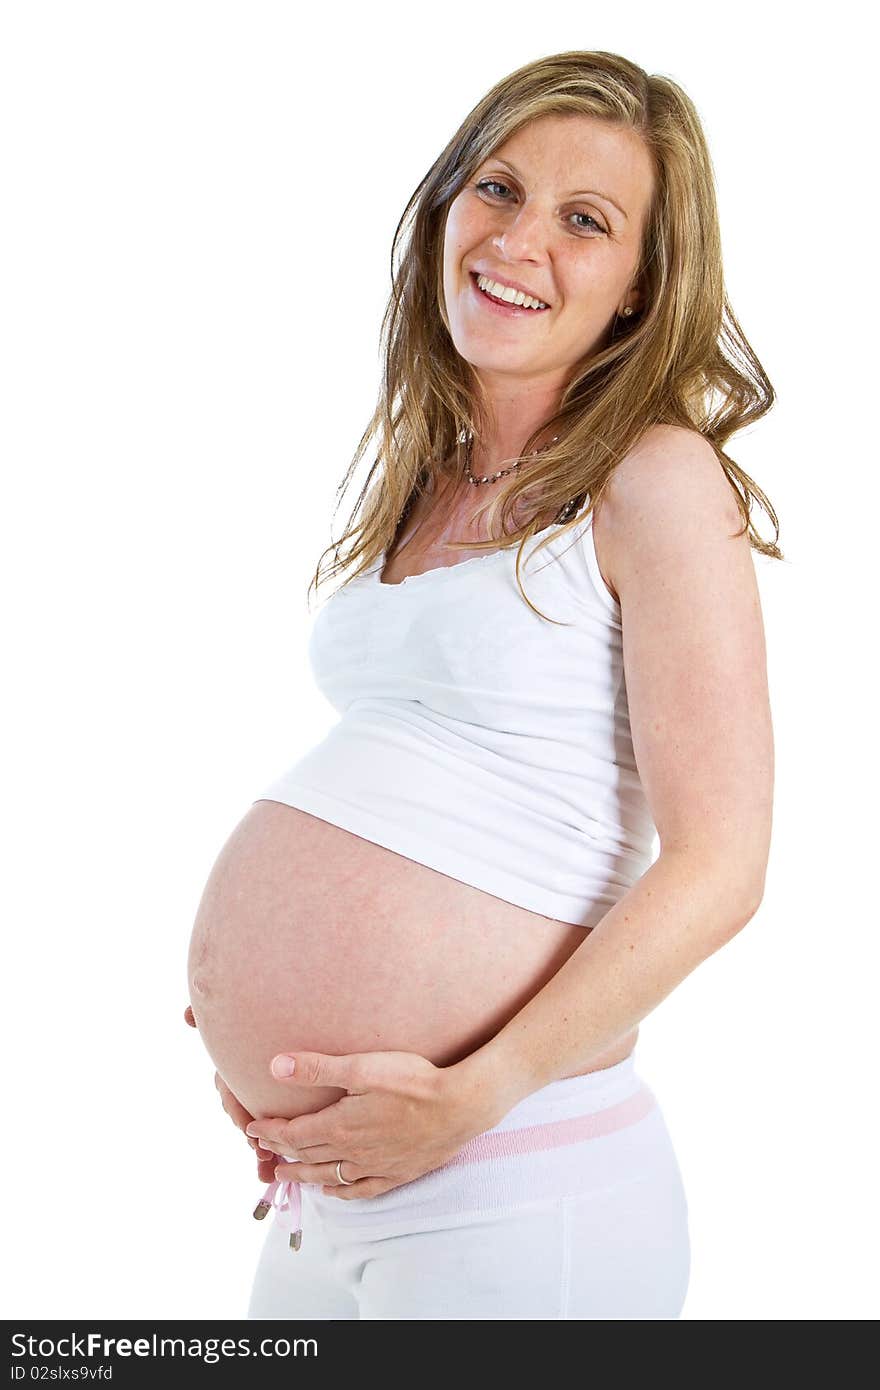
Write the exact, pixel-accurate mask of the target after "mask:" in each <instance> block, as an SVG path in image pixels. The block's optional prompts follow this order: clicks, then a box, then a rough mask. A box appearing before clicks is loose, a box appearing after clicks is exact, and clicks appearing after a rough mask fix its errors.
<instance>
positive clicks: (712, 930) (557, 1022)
mask: <svg viewBox="0 0 880 1390" xmlns="http://www.w3.org/2000/svg"><path fill="white" fill-rule="evenodd" d="M757 898H758V894H757V893H756V894H755V895H749V894H748V893H747V892H746V891H745V888H744V887H743V886H740V884H739V880H737V879H736V878H735V876H734V875H733V873H725V872H723V871H722V870H721V869H720V868H719V869H717V870H709V869H707V868H706V866H705V864H701V865H697V864H696V863H695V862H693V861H692V860H691V859H690V858H689V857H688V856H687V855H685V854H667V855H663V854H661V855H660V857H659V858H658V859H657V860H656V861H655V862H654V863H653V864H652V865H651V867H650V868H649V869H648V870H647V871H646V872H645V873H644V874H643V875H642V877H641V878H640V879H639V880H638V881H637V882H636V883H635V884H634V885H633V887H632V888H630V889H629V890H628V891H627V892H626V893H625V894H624V896H623V897H622V898H621V899H620V900H619V901H618V902H617V903H615V905H614V907H612V908H611V909H610V910H609V911H608V912H607V913H606V914H605V916H604V917H603V918H602V920H601V922H599V924H598V926H596V927H595V928H594V929H593V930H592V931H591V932H590V933H589V934H588V935H587V937H586V938H585V940H584V942H583V945H581V946H579V947H578V948H577V950H575V951H574V952H573V953H572V955H571V956H569V958H568V960H567V961H566V962H565V964H564V965H563V966H562V968H561V969H560V970H559V971H557V973H556V974H555V975H554V976H553V978H552V979H551V980H549V981H548V983H547V984H546V985H545V986H544V987H543V989H541V990H540V991H539V992H538V993H537V994H536V995H534V996H533V998H532V999H530V1000H529V1002H528V1004H526V1005H525V1007H524V1008H522V1009H521V1010H520V1011H519V1013H518V1014H516V1015H515V1016H514V1018H512V1019H511V1020H510V1022H509V1023H507V1024H506V1025H505V1027H504V1028H502V1029H501V1030H500V1032H498V1033H496V1035H495V1036H494V1037H493V1038H491V1039H490V1041H489V1042H488V1043H486V1044H484V1046H483V1047H481V1048H479V1049H478V1050H477V1051H476V1052H473V1053H471V1054H470V1056H468V1057H466V1058H464V1059H463V1060H462V1061H461V1062H459V1063H456V1065H455V1067H454V1068H453V1070H454V1071H455V1073H456V1077H455V1083H454V1084H455V1085H456V1086H460V1087H461V1088H462V1089H463V1091H465V1092H467V1093H468V1094H469V1095H470V1096H471V1097H472V1098H473V1103H474V1105H475V1106H476V1107H477V1108H478V1109H480V1110H481V1111H482V1112H483V1113H484V1114H485V1115H486V1116H487V1117H488V1118H489V1122H490V1124H494V1123H497V1121H498V1120H499V1119H500V1118H501V1117H502V1116H503V1115H505V1114H507V1112H508V1110H510V1109H511V1108H512V1106H514V1105H515V1104H517V1102H518V1101H520V1100H522V1099H523V1098H524V1097H525V1096H527V1095H531V1094H532V1092H533V1091H536V1090H538V1089H540V1087H542V1086H546V1085H548V1084H549V1083H550V1082H552V1081H557V1080H559V1079H560V1078H561V1077H564V1076H568V1075H571V1074H573V1073H577V1072H580V1071H583V1070H584V1069H585V1068H586V1067H588V1066H589V1063H590V1061H591V1059H592V1058H594V1057H596V1056H598V1055H599V1054H600V1053H601V1052H603V1051H605V1050H606V1049H607V1048H609V1047H610V1046H611V1045H612V1044H613V1043H614V1042H615V1041H616V1040H617V1039H618V1038H620V1037H623V1036H624V1035H625V1034H626V1033H628V1032H630V1031H631V1030H632V1029H633V1028H634V1027H635V1026H636V1025H637V1024H638V1023H640V1022H641V1020H642V1019H644V1018H645V1017H646V1016H647V1015H648V1014H649V1013H651V1011H652V1010H653V1009H654V1008H656V1006H657V1005H658V1004H659V1003H660V1002H661V1001H662V1000H663V999H665V998H666V996H667V995H668V994H670V993H671V992H672V990H673V989H674V988H675V986H676V985H677V984H679V983H680V982H681V981H682V980H683V979H685V977H686V976H687V975H689V974H690V973H691V971H692V970H694V969H695V968H696V966H698V965H699V964H700V963H701V961H703V960H705V959H706V958H707V957H708V956H710V955H713V954H714V952H715V951H717V950H718V949H719V948H720V947H721V946H722V945H724V944H725V942H726V941H728V940H730V938H731V937H732V936H734V935H735V934H736V932H737V931H738V930H739V929H740V928H741V927H742V926H744V925H745V923H746V922H747V921H748V920H749V918H750V917H752V916H753V915H754V912H755V902H756V901H757Z"/></svg>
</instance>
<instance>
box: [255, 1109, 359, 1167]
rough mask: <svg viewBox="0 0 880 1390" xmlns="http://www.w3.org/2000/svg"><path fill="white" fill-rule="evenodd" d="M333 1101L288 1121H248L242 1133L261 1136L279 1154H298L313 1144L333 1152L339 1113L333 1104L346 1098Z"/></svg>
mask: <svg viewBox="0 0 880 1390" xmlns="http://www.w3.org/2000/svg"><path fill="white" fill-rule="evenodd" d="M347 1099H348V1097H347V1096H343V1097H342V1099H341V1100H338V1101H333V1102H332V1104H330V1105H326V1106H325V1107H324V1109H323V1110H313V1111H311V1112H306V1113H305V1114H303V1115H296V1116H295V1117H294V1118H293V1119H292V1120H285V1119H263V1120H251V1122H250V1124H249V1125H248V1126H247V1128H246V1129H245V1133H246V1134H247V1135H249V1136H250V1137H251V1138H255V1139H261V1140H262V1141H263V1143H264V1144H266V1146H267V1147H269V1148H272V1149H274V1150H275V1152H276V1153H281V1154H284V1153H286V1154H301V1153H302V1152H303V1150H305V1149H313V1148H315V1147H316V1146H318V1147H321V1148H325V1149H326V1148H330V1149H331V1150H332V1152H333V1153H334V1154H337V1153H338V1152H339V1149H340V1140H339V1136H338V1134H337V1133H336V1122H337V1118H338V1116H339V1112H338V1111H337V1109H336V1107H337V1106H338V1105H341V1104H342V1102H343V1101H345V1100H347Z"/></svg>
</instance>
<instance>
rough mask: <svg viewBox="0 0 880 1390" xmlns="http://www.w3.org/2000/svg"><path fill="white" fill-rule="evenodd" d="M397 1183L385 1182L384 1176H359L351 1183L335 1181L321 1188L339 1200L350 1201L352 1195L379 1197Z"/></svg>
mask: <svg viewBox="0 0 880 1390" xmlns="http://www.w3.org/2000/svg"><path fill="white" fill-rule="evenodd" d="M397 1186H399V1184H398V1183H393V1182H387V1181H386V1179H385V1178H361V1179H360V1181H358V1182H354V1183H352V1184H351V1185H346V1184H345V1183H343V1184H341V1185H337V1184H336V1183H335V1182H334V1183H331V1184H329V1185H327V1186H324V1187H322V1188H321V1191H322V1192H325V1193H326V1194H327V1196H328V1197H338V1198H339V1199H340V1201H343V1202H345V1201H350V1200H351V1198H352V1197H379V1196H381V1195H382V1193H383V1192H390V1191H391V1189H392V1188H393V1187H397Z"/></svg>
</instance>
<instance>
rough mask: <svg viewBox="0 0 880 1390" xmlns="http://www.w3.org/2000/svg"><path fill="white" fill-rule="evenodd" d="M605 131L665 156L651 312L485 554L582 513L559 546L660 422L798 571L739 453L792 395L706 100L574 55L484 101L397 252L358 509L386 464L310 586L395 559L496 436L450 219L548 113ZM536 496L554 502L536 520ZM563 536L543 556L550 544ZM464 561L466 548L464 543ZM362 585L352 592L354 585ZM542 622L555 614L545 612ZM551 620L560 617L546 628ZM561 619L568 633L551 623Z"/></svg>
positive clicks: (764, 545)
mask: <svg viewBox="0 0 880 1390" xmlns="http://www.w3.org/2000/svg"><path fill="white" fill-rule="evenodd" d="M545 115H583V116H592V117H598V118H599V119H601V120H604V121H608V122H610V123H612V124H614V125H615V126H617V127H618V128H624V129H625V128H630V129H632V130H635V131H637V132H638V133H639V134H640V135H641V137H642V139H643V140H644V142H645V144H646V146H647V148H648V151H649V153H650V154H651V156H652V158H653V163H654V171H655V188H654V196H653V200H652V204H651V207H650V209H649V212H648V216H647V218H646V222H645V229H644V235H643V244H642V247H641V256H640V261H639V265H638V267H637V271H636V276H635V278H634V282H633V283H639V284H641V286H642V287H643V291H644V293H643V307H642V308H641V309H640V310H638V311H637V312H636V313H635V314H633V315H632V317H630V318H625V319H617V320H615V324H614V327H613V328H612V330H611V333H610V335H609V340H608V342H607V343H606V344H605V346H604V347H603V348H601V349H600V350H599V351H595V352H594V353H593V355H591V356H585V357H584V358H583V359H582V360H581V361H580V362H578V363H577V365H576V367H575V369H574V370H573V372H572V373H571V375H570V379H569V381H568V384H567V386H566V388H565V390H564V392H563V394H562V397H561V399H560V402H559V406H558V409H557V411H556V413H555V414H554V415H553V416H552V417H550V418H549V419H548V420H546V421H544V422H542V424H541V426H540V428H539V429H538V430H536V431H535V432H534V433H533V435H532V436H531V437H530V438H529V439H528V440H527V441H525V443H524V444H523V448H522V454H521V455H520V459H523V460H524V458H525V456H526V455H528V454H531V453H532V451H533V450H534V448H535V447H536V445H537V443H538V439H539V438H540V436H542V435H543V434H544V431H545V429H546V430H547V431H548V432H549V433H552V434H559V436H560V438H559V441H558V443H557V444H556V445H555V446H554V447H553V448H551V449H548V450H546V451H544V452H542V453H541V454H540V455H539V456H538V458H537V459H535V460H529V463H528V464H527V465H526V464H524V466H523V467H522V468H519V469H515V470H514V471H513V473H511V474H510V475H509V476H508V478H507V479H505V480H504V481H502V482H501V483H500V484H499V486H498V488H497V489H493V496H492V497H491V498H490V499H488V500H487V501H486V502H485V503H484V504H483V505H482V506H481V507H479V508H478V509H477V512H476V513H475V515H476V516H479V515H482V513H483V512H487V513H488V520H489V525H490V527H492V526H494V523H495V521H496V520H497V519H498V516H499V512H500V520H501V527H500V529H501V535H500V536H498V537H497V539H496V540H490V541H484V542H475V541H468V542H462V543H461V544H462V545H466V546H467V548H468V549H470V550H473V549H479V548H482V547H488V546H490V545H491V546H493V547H494V548H495V549H497V548H498V542H499V540H500V541H502V542H503V544H504V546H505V548H506V547H507V546H508V545H513V544H517V543H518V544H519V547H520V548H519V552H518V554H517V560H516V573H517V582H518V583H519V588H520V593H521V594H522V596H523V598H524V599H525V601H526V602H527V603H528V604H529V606H530V607H531V608H533V609H534V605H533V604H532V603H531V601H530V600H529V599H528V596H527V595H526V594H525V593H524V591H523V588H522V584H521V582H520V562H521V559H522V555H523V549H524V547H525V544H526V542H527V541H528V540H529V538H530V537H531V536H532V535H534V534H536V532H538V531H539V530H540V529H542V528H541V526H540V523H539V521H538V516H539V515H540V514H541V513H543V512H546V511H547V510H552V511H553V513H554V514H556V515H560V514H563V513H562V509H563V508H564V507H565V505H566V503H570V502H572V500H574V509H573V511H572V510H569V513H568V515H569V517H570V520H569V522H568V524H567V525H565V526H563V527H562V528H561V529H557V530H556V532H555V534H556V537H557V538H559V537H560V536H561V535H562V534H564V532H565V531H567V530H569V529H571V528H573V527H574V526H576V525H577V524H578V523H579V522H580V521H581V520H582V519H583V518H584V517H586V516H587V515H588V513H589V512H590V511H591V510H592V509H593V508H594V507H595V506H596V505H597V504H598V502H599V500H600V498H601V496H602V493H603V491H604V489H605V487H606V486H607V484H608V481H609V479H610V476H611V474H612V472H613V471H614V468H615V467H616V465H617V464H618V463H619V462H620V461H621V459H623V458H624V457H625V455H626V454H627V453H628V452H629V451H630V450H631V449H632V448H633V446H634V445H635V444H636V443H637V442H638V440H639V439H640V438H641V437H642V435H643V434H644V433H645V432H646V431H647V430H648V429H649V428H651V427H652V426H654V425H658V424H667V425H678V426H682V427H684V428H687V429H691V430H697V431H699V433H700V434H701V435H702V436H703V437H704V438H705V439H707V440H709V442H710V443H711V444H712V446H713V448H714V450H715V453H716V455H717V457H718V460H719V462H720V464H721V466H722V468H723V469H724V472H725V474H726V476H727V479H728V482H729V483H730V485H731V487H732V488H733V490H734V493H735V495H736V499H737V505H738V507H739V510H740V513H741V515H742V518H743V527H742V529H741V530H740V531H739V532H738V534H739V535H742V534H743V532H744V531H745V530H746V529H748V532H749V540H750V543H751V545H752V547H753V548H754V549H755V550H758V551H760V552H761V553H762V554H764V555H769V556H772V557H773V558H774V559H778V560H781V559H783V558H784V557H783V555H782V552H781V550H780V549H779V547H778V546H777V545H776V544H775V541H776V540H778V538H779V523H778V519H777V517H776V513H775V512H774V510H773V507H772V506H771V504H770V502H769V500H768V498H767V497H766V496H765V494H764V493H763V492H762V491H761V489H760V488H759V487H758V485H757V483H755V482H754V481H753V480H752V479H751V478H750V477H749V476H748V474H746V473H744V472H743V470H742V469H741V468H739V467H738V466H737V464H736V463H735V462H734V461H733V459H731V458H729V457H728V455H727V454H726V453H725V452H724V450H723V445H724V444H725V442H726V441H727V440H728V439H729V438H730V436H731V435H732V434H734V433H735V432H736V431H737V430H740V429H742V428H743V427H744V426H745V425H748V424H751V423H752V421H754V420H758V419H760V418H761V416H762V415H765V414H766V413H767V411H768V410H770V408H771V406H772V405H773V402H774V400H775V392H774V390H773V387H772V385H771V384H770V381H769V379H768V377H767V374H766V373H765V371H764V369H763V367H762V366H761V363H760V362H759V361H758V358H757V356H756V355H755V353H754V351H753V350H752V348H751V346H750V344H749V343H748V341H747V339H746V337H745V334H744V333H743V331H742V329H741V328H740V326H739V323H738V322H737V319H736V316H735V315H734V313H733V310H732V309H731V307H730V304H729V302H728V299H727V295H726V292H725V288H724V277H723V269H722V261H721V235H720V229H719V223H718V209H717V204H716V196H715V187H714V177H713V171H712V164H711V159H710V156H709V150H708V146H707V143H706V138H705V135H704V133H703V129H702V126H701V124H700V120H699V117H698V115H697V111H696V108H695V107H694V104H693V102H692V101H691V100H690V98H689V97H688V96H687V95H686V93H685V92H684V91H683V90H682V89H681V88H680V87H679V86H678V85H677V84H676V83H675V82H673V81H672V80H671V79H670V78H668V77H664V76H659V75H653V76H649V75H648V73H646V72H645V71H644V70H643V69H642V68H640V67H638V66H637V65H636V64H635V63H632V62H630V61H629V60H628V59H626V58H623V57H620V56H619V55H618V54H615V53H604V52H568V53H557V54H553V55H551V56H550V57H547V58H540V59H538V60H537V61H536V62H533V63H528V64H526V65H525V66H524V67H521V68H518V69H517V70H516V71H515V72H513V73H511V74H510V75H509V76H507V77H504V78H502V80H501V81H500V82H498V83H496V85H495V86H494V87H492V88H491V90H490V91H489V92H487V94H486V95H485V96H484V97H483V99H482V100H481V101H480V102H478V104H477V105H476V106H475V107H474V108H473V110H472V111H471V112H470V113H469V114H468V115H467V116H466V118H465V120H464V121H463V122H462V124H461V126H460V127H459V129H458V130H457V131H456V133H455V134H454V136H453V137H452V139H451V140H450V141H449V143H448V145H447V146H446V148H445V149H444V150H443V152H442V154H440V156H439V157H438V158H437V159H436V160H435V162H434V164H433V165H432V166H431V168H430V169H429V171H428V173H427V174H426V175H425V177H424V178H423V179H422V181H421V183H420V184H419V185H418V187H417V188H416V189H415V191H414V193H413V194H412V196H411V197H410V200H409V202H408V204H407V206H406V208H405V209H404V212H403V214H402V216H401V218H400V221H399V222H398V225H397V229H396V231H395V234H394V240H393V243H392V249H391V278H392V292H391V297H390V299H389V301H388V305H387V307H386V310H385V314H384V316H383V320H382V343H383V363H384V369H383V381H382V390H381V393H380V397H379V401H378V404H377V406H376V409H375V411H374V413H373V417H372V419H371V421H370V423H369V425H368V427H367V429H366V431H365V432H364V434H363V436H362V438H361V441H360V444H359V445H358V448H357V450H356V452H355V455H354V457H353V458H352V461H351V463H350V464H349V467H348V469H347V471H346V474H345V476H344V478H343V480H342V483H341V484H340V486H339V489H338V497H339V501H338V502H337V509H338V507H339V505H340V504H341V500H342V498H343V497H344V495H345V493H346V491H347V489H348V487H349V485H350V482H351V479H352V475H353V473H354V470H355V468H356V467H357V465H358V463H359V461H360V460H361V458H362V457H363V455H364V452H365V450H366V449H367V446H368V445H369V443H370V441H371V440H372V439H374V438H375V439H376V442H377V447H376V456H375V458H374V461H373V463H372V466H371V467H370V470H369V473H368V475H367V478H366V480H365V482H364V484H363V487H362V488H361V492H360V494H359V496H358V499H357V501H356V503H355V505H354V507H353V508H352V510H351V514H350V517H349V521H348V525H347V527H346V530H345V531H344V534H343V535H342V536H341V537H340V539H339V540H338V541H335V542H333V543H331V544H330V545H329V546H328V547H327V548H326V549H325V550H324V551H323V552H322V554H321V557H320V559H319V561H318V565H317V568H316V570H315V574H314V576H313V578H312V581H311V584H310V586H309V594H311V592H312V589H313V588H314V589H317V587H318V586H319V585H320V584H321V583H323V582H324V581H326V580H328V579H331V578H332V577H334V576H336V575H338V574H340V573H342V572H344V571H345V570H347V569H351V573H350V574H349V575H348V576H347V580H350V579H354V578H355V577H356V576H357V575H358V574H361V573H362V572H363V571H364V570H365V569H368V568H369V567H370V566H371V565H372V564H373V563H374V562H375V561H377V560H379V559H380V558H381V557H382V556H383V555H384V554H385V552H386V551H388V550H390V549H391V546H392V544H393V542H394V540H395V537H396V536H397V533H398V529H399V526H400V523H401V521H402V519H403V518H404V517H405V516H406V515H407V514H408V512H409V510H410V509H411V507H412V505H413V503H414V502H415V500H416V499H417V498H419V497H421V496H422V495H424V494H425V493H426V492H428V491H432V490H433V487H434V484H435V483H436V482H438V481H439V476H440V473H441V472H442V471H443V468H444V465H443V463H442V462H441V461H442V460H445V459H447V457H448V456H450V455H451V454H452V453H453V451H454V452H455V453H456V455H457V454H458V452H459V448H460V441H461V440H462V439H463V438H464V435H465V432H467V431H473V432H474V436H475V437H476V438H479V437H480V432H481V427H482V425H483V420H484V418H485V401H484V397H483V392H482V390H481V387H480V383H479V380H478V378H477V376H476V373H475V372H474V370H473V368H472V367H471V365H470V363H468V362H467V361H466V360H465V359H464V358H462V356H461V355H460V353H459V352H458V351H457V349H456V348H455V345H454V343H453V341H452V337H451V334H450V331H449V325H448V320H447V313H446V304H445V298H444V293H443V242H444V234H445V228H446V219H447V214H448V209H449V206H450V204H451V203H452V202H453V200H454V199H455V198H456V197H457V195H458V193H459V192H460V190H461V189H462V187H463V186H464V184H465V183H466V182H467V180H468V178H469V177H470V176H471V174H472V173H473V172H474V171H475V170H476V169H477V168H478V167H479V166H480V164H482V163H483V161H484V160H485V159H486V158H488V156H489V155H491V154H492V153H493V152H494V150H496V149H497V148H498V146H499V145H501V144H502V143H503V142H504V141H505V140H507V139H508V138H509V137H510V136H512V135H513V134H514V133H515V132H516V131H517V130H518V129H520V127H522V126H523V125H525V124H526V122H528V121H531V120H533V119H535V118H537V117H539V116H545ZM527 490H528V497H529V498H535V496H537V497H538V498H539V499H540V506H539V507H538V508H537V509H536V510H535V512H534V514H533V515H530V516H529V519H528V520H526V521H525V522H524V523H522V524H519V525H516V526H515V528H514V529H512V530H508V527H509V525H510V523H511V521H514V520H515V518H516V517H517V516H520V517H521V515H522V511H521V503H522V501H523V498H524V494H526V491H527ZM753 498H757V500H758V501H759V502H760V503H761V506H762V507H763V508H764V510H765V512H766V513H767V515H768V516H769V517H770V518H771V520H772V522H773V525H774V526H775V528H776V536H775V538H774V541H773V542H768V541H765V540H763V539H762V538H761V537H760V536H759V535H758V533H757V532H756V531H755V529H754V527H753V526H752V522H751V518H750V511H751V503H752V499H753ZM549 539H550V537H549V536H548V538H547V539H546V540H544V541H542V542H540V543H539V546H538V548H539V549H540V548H542V547H543V546H544V545H546V544H547V543H548V542H549ZM449 544H450V545H451V546H452V547H453V548H460V547H459V546H457V545H455V544H454V543H451V542H450V543H449ZM347 580H346V582H347ZM534 611H535V612H537V611H538V610H537V609H535V610H534ZM541 616H543V617H546V614H542V615H541ZM551 621H552V620H551Z"/></svg>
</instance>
